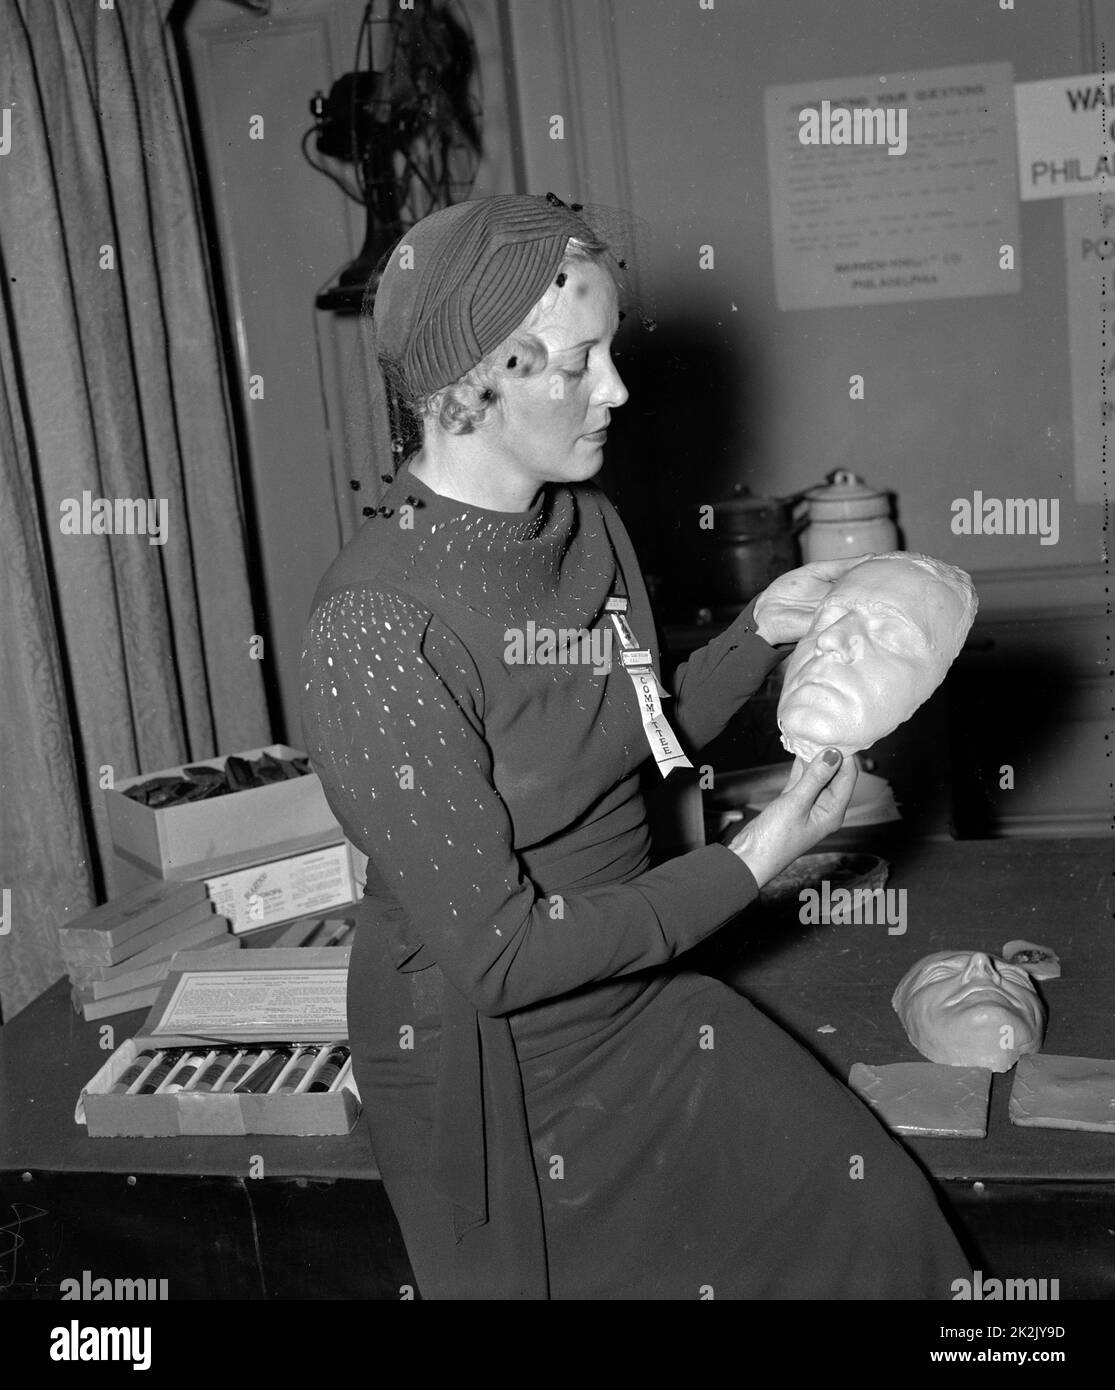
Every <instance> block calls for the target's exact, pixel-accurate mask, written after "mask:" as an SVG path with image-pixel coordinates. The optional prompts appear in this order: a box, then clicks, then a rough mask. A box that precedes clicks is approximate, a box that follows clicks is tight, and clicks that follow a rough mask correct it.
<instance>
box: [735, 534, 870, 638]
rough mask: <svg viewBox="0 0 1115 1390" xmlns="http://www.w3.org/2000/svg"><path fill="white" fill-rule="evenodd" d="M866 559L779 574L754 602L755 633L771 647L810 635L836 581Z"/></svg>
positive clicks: (825, 562)
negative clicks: (815, 613)
mask: <svg viewBox="0 0 1115 1390" xmlns="http://www.w3.org/2000/svg"><path fill="white" fill-rule="evenodd" d="M867 559H870V556H868V555H855V556H853V557H852V558H851V559H850V560H814V561H813V562H812V564H808V565H802V566H801V567H800V568H799V569H796V570H790V572H789V573H788V574H780V575H779V576H778V578H777V579H775V580H773V581H772V582H771V583H770V584H768V585H767V587H766V588H765V589H764V590H763V592H762V593H761V594H760V595H759V597H758V598H757V599H756V600H755V631H756V632H757V633H758V634H759V636H760V637H761V638H762V639H763V641H764V642H767V643H769V644H770V645H771V646H772V647H777V646H780V645H781V644H782V643H783V642H800V641H801V639H802V638H803V637H804V636H805V634H806V633H807V632H808V631H809V626H810V624H811V623H812V621H813V614H814V611H815V610H816V608H817V605H818V604H819V603H821V602H822V601H823V600H824V598H825V597H826V595H827V594H828V591H829V590H830V589H831V588H832V586H833V585H834V584H835V583H836V581H837V580H838V579H840V578H842V577H843V576H844V575H845V574H847V573H848V571H849V570H850V569H852V568H853V567H854V566H855V565H860V564H862V563H863V561H864V560H867Z"/></svg>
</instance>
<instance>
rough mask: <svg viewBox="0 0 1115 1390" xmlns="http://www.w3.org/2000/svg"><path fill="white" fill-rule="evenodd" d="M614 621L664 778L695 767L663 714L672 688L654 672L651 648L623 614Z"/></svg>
mask: <svg viewBox="0 0 1115 1390" xmlns="http://www.w3.org/2000/svg"><path fill="white" fill-rule="evenodd" d="M612 622H613V624H614V625H615V629H616V632H617V633H618V634H619V641H620V646H621V647H622V648H623V653H622V656H621V658H620V659H621V660H622V662H623V664H624V667H625V668H626V670H627V674H628V676H630V678H631V684H632V685H633V686H634V687H635V698H636V699H637V700H638V702H639V714H640V716H641V718H642V722H643V736H644V737H645V739H646V741H647V745H648V747H649V748H650V751H651V753H652V754H653V755H654V761H655V763H656V764H657V765H658V770H659V772H661V774H662V776H663V777H668V776H669V775H670V773H671V772H673V770H674V768H675V767H692V766H693V764H692V763H691V762H690V761H689V759H688V758H687V757H686V756H685V753H684V752H683V751H682V747H681V744H680V743H679V742H678V737H677V734H675V733H674V731H673V729H671V728H670V723H669V720H667V718H666V716H665V715H664V714H663V713H662V700H663V699H667V698H668V697H669V691H667V690H664V689H663V688H662V684H661V682H660V681H659V679H658V677H657V676H656V675H655V674H654V671H653V669H652V667H651V664H650V652H649V650H648V649H647V648H645V647H640V646H639V643H638V641H637V640H636V637H635V634H634V633H633V632H632V631H631V627H630V625H629V624H628V621H627V619H626V618H625V617H623V616H622V614H620V613H613V614H612ZM628 658H631V660H630V661H629V660H628ZM632 663H634V664H632Z"/></svg>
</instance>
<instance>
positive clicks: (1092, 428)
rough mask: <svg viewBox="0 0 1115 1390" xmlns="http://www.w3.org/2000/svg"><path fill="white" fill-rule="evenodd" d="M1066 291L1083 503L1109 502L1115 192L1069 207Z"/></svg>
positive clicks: (1113, 439)
mask: <svg viewBox="0 0 1115 1390" xmlns="http://www.w3.org/2000/svg"><path fill="white" fill-rule="evenodd" d="M1064 219H1065V285H1066V291H1067V294H1068V320H1069V363H1070V369H1071V375H1072V421H1073V442H1074V449H1073V457H1074V459H1075V465H1074V476H1075V490H1076V500H1077V502H1080V503H1084V502H1103V501H1104V500H1105V498H1104V492H1105V489H1104V486H1103V483H1104V479H1103V474H1102V473H1101V471H1100V470H1101V469H1102V468H1103V467H1105V466H1106V467H1107V468H1108V469H1110V467H1111V462H1110V461H1108V462H1107V463H1106V465H1105V463H1104V448H1103V445H1104V437H1105V435H1107V436H1109V438H1110V443H1111V444H1115V428H1113V426H1115V374H1113V369H1115V188H1113V189H1112V191H1111V192H1110V193H1109V194H1108V196H1107V197H1105V198H1069V199H1066V201H1065V204H1064Z"/></svg>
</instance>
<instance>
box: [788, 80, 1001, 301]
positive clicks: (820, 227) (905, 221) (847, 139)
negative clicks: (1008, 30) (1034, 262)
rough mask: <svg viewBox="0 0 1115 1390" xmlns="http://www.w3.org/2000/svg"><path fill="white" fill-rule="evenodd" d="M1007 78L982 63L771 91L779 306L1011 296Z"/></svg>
mask: <svg viewBox="0 0 1115 1390" xmlns="http://www.w3.org/2000/svg"><path fill="white" fill-rule="evenodd" d="M1012 76H1013V74H1012V69H1011V66H1010V64H1009V63H981V64H978V65H967V66H964V67H956V68H940V69H935V70H933V71H928V72H920V73H887V74H885V75H876V76H874V77H853V78H841V79H834V80H828V79H826V80H825V81H821V82H810V83H795V84H794V85H792V86H779V87H768V88H767V89H766V92H765V105H766V133H767V161H768V168H769V171H770V208H771V234H772V238H773V244H774V273H775V292H776V295H777V300H778V307H779V308H780V309H820V308H835V307H838V306H842V305H849V304H889V303H896V302H897V303H906V302H908V301H910V300H916V299H949V298H955V297H957V296H962V295H983V294H1013V293H1016V292H1017V291H1018V290H1019V289H1020V288H1021V272H1020V270H1019V256H1018V169H1017V152H1016V145H1015V137H1014V87H1013V81H1012ZM814 112H815V113H816V117H814V116H813V115H812V114H811V113H814ZM803 113H806V114H805V115H804V116H803ZM842 113H843V114H842ZM803 135H804V136H805V137H806V138H807V139H812V140H814V141H815V143H803V139H802V137H803ZM1004 248H1006V250H1004Z"/></svg>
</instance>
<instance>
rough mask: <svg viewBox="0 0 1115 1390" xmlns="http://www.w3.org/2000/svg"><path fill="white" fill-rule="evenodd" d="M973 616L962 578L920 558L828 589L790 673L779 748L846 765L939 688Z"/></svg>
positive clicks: (968, 585) (885, 559)
mask: <svg viewBox="0 0 1115 1390" xmlns="http://www.w3.org/2000/svg"><path fill="white" fill-rule="evenodd" d="M975 616H976V594H975V590H974V589H973V588H972V581H971V580H970V579H969V578H968V576H967V575H966V574H965V573H964V571H963V570H960V569H956V568H954V567H953V566H952V565H945V564H942V563H941V562H940V561H939V560H932V559H930V558H929V557H928V556H926V555H913V554H908V553H906V552H905V551H896V552H894V553H892V554H887V555H872V556H870V557H868V558H867V559H865V560H864V561H862V563H860V564H858V565H854V566H853V567H852V568H851V569H850V570H848V571H847V573H846V574H844V575H842V576H841V578H840V579H839V580H837V582H836V583H835V584H834V585H833V586H832V588H831V589H830V590H829V592H828V594H827V595H826V596H825V598H824V599H823V600H822V602H821V603H820V604H819V605H818V607H817V609H816V611H815V612H814V614H813V623H812V625H811V627H810V629H809V631H808V632H807V633H806V635H805V636H804V637H803V638H802V639H801V641H800V642H799V643H798V644H797V647H796V648H795V649H794V652H793V654H792V655H791V657H790V659H789V661H788V662H787V664H786V673H785V676H784V678H783V683H782V695H781V698H780V699H779V701H778V727H779V729H780V730H781V731H782V745H783V747H784V748H786V749H787V750H788V751H789V752H791V753H794V754H796V755H797V756H798V758H799V759H801V760H804V761H805V762H811V761H812V760H813V759H814V758H815V757H816V756H817V754H818V753H820V752H821V750H822V749H825V748H837V749H839V750H840V752H841V753H843V754H844V756H845V757H848V756H849V755H850V754H852V753H858V752H861V751H862V750H863V749H865V748H870V747H871V745H872V744H873V743H877V742H878V741H879V739H881V738H884V737H885V736H886V735H887V734H889V733H892V732H893V731H894V730H895V729H897V728H898V726H899V724H902V723H904V722H905V721H906V720H907V719H909V717H910V716H911V715H912V714H913V712H914V711H915V710H916V709H917V708H918V706H919V705H921V704H923V703H924V702H925V701H926V700H928V699H929V697H930V695H932V694H933V692H934V691H935V690H936V689H937V687H938V686H939V685H940V683H941V682H942V681H943V680H944V678H945V675H946V673H947V672H948V669H949V667H950V666H951V665H952V663H953V661H954V660H955V659H956V656H957V653H958V652H959V651H960V648H961V647H962V646H963V645H964V639H965V637H967V635H968V630H969V629H970V628H971V626H972V622H973V620H974V618H975Z"/></svg>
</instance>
